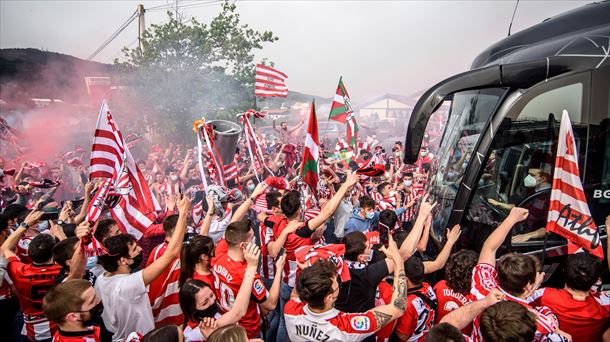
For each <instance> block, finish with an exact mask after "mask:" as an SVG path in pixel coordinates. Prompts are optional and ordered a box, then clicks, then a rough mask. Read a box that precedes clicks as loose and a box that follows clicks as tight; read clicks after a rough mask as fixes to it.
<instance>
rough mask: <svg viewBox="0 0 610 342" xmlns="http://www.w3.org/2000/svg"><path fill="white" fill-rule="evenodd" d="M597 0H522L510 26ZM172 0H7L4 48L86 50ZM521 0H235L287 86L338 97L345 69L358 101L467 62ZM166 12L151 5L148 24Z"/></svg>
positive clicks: (133, 38) (0, 24) (415, 84)
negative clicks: (269, 36) (266, 35)
mask: <svg viewBox="0 0 610 342" xmlns="http://www.w3.org/2000/svg"><path fill="white" fill-rule="evenodd" d="M589 2H590V1H524V0H522V1H521V2H520V3H519V7H518V8H517V13H516V15H515V20H514V23H513V28H512V32H513V33H515V32H517V31H520V30H522V29H524V28H527V27H529V26H531V25H534V24H536V23H539V22H540V21H542V20H544V19H546V18H548V17H551V16H554V15H557V14H559V13H562V12H564V11H567V10H570V9H573V8H576V7H579V6H582V5H584V4H586V3H589ZM138 3H142V4H143V5H144V7H145V8H153V7H159V6H163V5H165V4H173V3H174V1H128V0H124V1H101V0H97V1H51V0H46V1H24V0H18V1H11V0H0V48H16V47H19V48H27V47H32V48H40V49H46V50H49V51H55V52H61V53H65V54H69V55H74V56H76V57H80V58H87V57H88V56H89V55H90V54H91V53H92V52H93V51H94V50H95V49H97V48H98V47H99V46H100V45H101V44H102V42H104V40H106V38H108V37H109V36H110V35H111V34H112V33H113V32H114V31H115V30H116V29H117V28H118V27H119V26H120V25H121V24H122V23H123V22H125V20H126V19H127V18H129V17H130V15H131V14H132V13H133V12H134V11H135V9H136V5H137V4H138ZM179 6H180V8H179V11H180V12H181V13H182V14H183V15H185V17H186V18H190V17H196V18H197V19H198V20H199V21H203V22H207V21H209V20H210V19H211V18H212V17H214V16H215V15H216V14H217V13H218V11H219V9H220V3H218V2H211V1H210V0H204V1H186V0H184V1H179ZM514 6H515V1H238V2H237V7H238V12H239V13H240V14H241V19H242V22H243V23H247V24H249V25H250V26H251V27H253V28H254V29H258V30H261V31H263V30H271V31H273V32H274V33H275V35H277V36H278V37H279V41H277V42H275V43H272V44H267V45H266V46H265V47H264V49H263V50H262V51H261V52H259V53H257V57H259V58H260V59H262V58H265V57H266V58H269V59H270V60H272V61H274V62H275V63H276V67H277V68H278V69H280V70H282V71H284V72H285V73H286V74H288V77H289V78H288V80H287V84H288V87H289V89H291V90H295V91H300V92H304V93H309V94H315V95H319V96H324V97H331V96H332V95H333V94H334V91H335V89H336V86H337V81H338V79H339V76H341V75H342V76H343V79H344V82H345V84H346V86H347V89H348V91H349V92H350V95H351V97H352V100H353V101H355V102H363V101H366V100H367V99H370V98H372V97H375V96H379V95H382V94H384V93H396V94H401V95H409V94H411V93H413V92H416V91H419V90H423V89H425V88H428V87H430V86H431V85H433V84H435V83H437V82H439V81H441V80H442V79H444V78H446V77H449V76H452V75H454V74H457V73H460V72H462V71H465V70H467V69H468V68H469V66H470V63H471V62H472V60H473V58H474V57H475V56H476V55H477V54H478V53H479V52H481V51H482V50H483V49H485V48H486V47H488V46H489V45H491V44H493V43H494V42H496V41H498V40H500V39H502V38H503V37H505V36H506V34H507V31H508V25H509V23H510V19H511V16H512V13H513V9H514ZM165 20H167V16H166V14H165V10H161V9H157V10H151V11H149V12H147V13H146V24H147V27H148V25H150V24H151V23H162V22H164V21H165ZM137 31H138V28H137V20H136V21H134V22H133V23H132V24H131V25H130V26H129V27H127V29H126V30H125V31H124V32H123V33H122V34H121V35H119V36H118V37H117V38H116V39H115V40H114V41H113V42H112V43H111V44H110V45H108V47H106V49H105V50H104V51H103V52H102V53H100V54H99V55H98V56H97V57H96V58H95V60H96V61H99V62H104V63H110V62H112V60H114V58H115V57H119V56H120V50H121V48H122V47H123V46H130V47H134V46H136V44H137Z"/></svg>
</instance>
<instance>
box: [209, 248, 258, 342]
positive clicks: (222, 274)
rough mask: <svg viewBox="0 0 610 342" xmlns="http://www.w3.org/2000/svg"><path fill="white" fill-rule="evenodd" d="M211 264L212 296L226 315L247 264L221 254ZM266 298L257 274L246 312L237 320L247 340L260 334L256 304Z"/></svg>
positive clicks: (231, 305)
mask: <svg viewBox="0 0 610 342" xmlns="http://www.w3.org/2000/svg"><path fill="white" fill-rule="evenodd" d="M212 264H213V265H214V267H213V270H214V275H215V277H216V281H215V283H214V294H215V295H216V298H217V299H216V301H217V302H218V306H219V307H220V308H221V310H222V311H223V312H225V313H226V312H228V311H229V310H231V308H232V307H233V305H234V304H235V298H236V297H237V293H238V292H239V287H240V286H241V283H242V282H243V281H244V274H245V273H246V268H247V263H246V262H245V261H236V260H233V259H231V258H230V257H229V255H228V254H222V255H221V256H217V257H215V258H214V260H213V261H212ZM267 296H268V294H267V289H266V288H265V285H264V284H263V282H262V280H261V279H260V276H259V275H258V274H257V275H256V277H255V278H254V283H253V284H252V297H251V300H250V303H249V304H248V310H247V311H246V314H245V315H244V317H242V319H240V320H239V325H240V326H242V327H243V328H244V329H246V332H247V335H248V338H254V337H256V336H258V334H259V332H260V326H261V323H260V311H259V309H258V305H257V303H262V302H264V301H265V300H266V299H267Z"/></svg>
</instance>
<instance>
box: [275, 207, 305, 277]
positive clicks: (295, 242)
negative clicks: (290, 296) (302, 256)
mask: <svg viewBox="0 0 610 342" xmlns="http://www.w3.org/2000/svg"><path fill="white" fill-rule="evenodd" d="M308 222H309V221H307V222H304V223H303V225H302V226H301V227H299V229H300V228H302V227H304V226H305V225H306V224H308ZM287 225H288V219H286V218H285V217H279V218H278V219H277V221H276V223H275V225H274V226H273V234H274V235H275V236H280V234H281V233H282V230H284V228H286V226H287ZM308 245H313V242H312V241H311V238H302V237H300V236H298V235H297V234H296V233H290V234H288V237H287V238H286V242H285V243H284V248H285V249H286V263H285V264H284V273H283V278H284V279H283V280H284V283H286V284H288V285H290V286H294V284H295V281H296V271H297V264H296V260H297V259H296V256H295V254H294V253H295V252H296V250H297V248H299V247H301V246H308Z"/></svg>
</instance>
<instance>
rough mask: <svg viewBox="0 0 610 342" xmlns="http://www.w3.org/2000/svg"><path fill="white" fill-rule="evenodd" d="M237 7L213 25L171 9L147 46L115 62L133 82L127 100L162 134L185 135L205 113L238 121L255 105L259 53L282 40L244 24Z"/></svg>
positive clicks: (225, 7) (227, 7)
mask: <svg viewBox="0 0 610 342" xmlns="http://www.w3.org/2000/svg"><path fill="white" fill-rule="evenodd" d="M236 9H237V7H236V5H235V4H232V3H229V2H224V3H223V4H222V8H221V11H220V13H219V14H218V15H217V16H216V17H215V18H214V19H212V21H211V22H210V23H209V24H206V23H201V22H199V21H197V20H196V19H195V18H191V19H190V20H188V21H186V22H185V21H182V20H180V18H177V17H176V16H175V15H174V14H172V12H168V17H169V21H168V22H167V23H165V24H160V25H154V24H153V25H151V27H150V28H149V29H148V30H147V31H146V32H145V33H144V36H143V42H142V46H143V49H140V47H139V46H138V47H137V48H134V49H128V48H124V49H123V53H124V57H125V59H126V60H125V61H124V62H119V61H118V60H115V64H116V65H117V66H118V67H119V68H120V70H121V71H123V72H122V73H121V74H122V75H125V76H124V77H125V79H124V80H123V82H122V83H123V84H126V85H127V86H128V91H127V95H126V96H127V97H128V101H126V102H128V103H130V104H131V107H133V109H136V110H138V111H144V112H145V113H146V114H147V116H148V117H149V118H150V119H151V120H150V121H152V123H154V125H155V126H156V131H157V132H158V133H160V134H161V135H163V136H166V137H170V136H171V137H173V138H175V137H176V135H178V136H184V134H186V133H187V132H188V131H190V129H191V127H192V126H191V123H192V121H193V119H195V118H198V117H200V116H201V114H203V113H205V116H206V118H208V119H213V118H222V119H228V120H232V121H234V120H235V115H234V114H236V113H238V112H240V111H243V110H245V109H247V108H249V107H251V106H252V103H253V100H254V99H253V96H254V94H253V86H254V66H255V63H254V51H255V50H257V49H262V48H263V43H266V42H274V41H276V40H277V39H278V38H277V37H275V36H274V35H273V33H272V32H270V31H264V32H259V31H256V30H253V29H252V28H250V27H249V26H248V25H246V24H242V23H240V19H239V14H238V13H237V11H236ZM134 104H136V105H135V106H134ZM138 104H139V105H138ZM121 110H131V109H130V108H121ZM189 138H190V135H189Z"/></svg>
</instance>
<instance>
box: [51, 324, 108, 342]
mask: <svg viewBox="0 0 610 342" xmlns="http://www.w3.org/2000/svg"><path fill="white" fill-rule="evenodd" d="M53 342H101V338H100V327H96V326H91V327H89V328H88V329H87V330H85V331H79V332H74V331H70V332H63V331H61V330H58V331H57V332H56V333H55V335H54V336H53Z"/></svg>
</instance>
